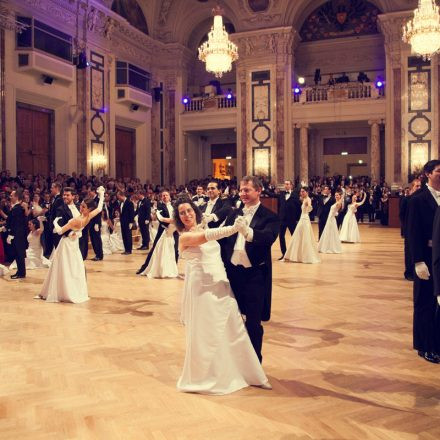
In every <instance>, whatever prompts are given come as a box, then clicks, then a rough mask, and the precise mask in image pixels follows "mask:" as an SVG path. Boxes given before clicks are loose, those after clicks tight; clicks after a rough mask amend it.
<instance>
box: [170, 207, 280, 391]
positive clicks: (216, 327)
mask: <svg viewBox="0 0 440 440" xmlns="http://www.w3.org/2000/svg"><path fill="white" fill-rule="evenodd" d="M174 216H175V222H176V226H177V228H178V230H179V231H180V232H181V236H180V239H179V248H180V252H181V254H180V255H182V257H183V258H184V259H185V260H186V268H185V284H184V291H183V297H182V315H181V321H182V323H183V324H184V325H185V333H186V354H185V361H184V365H183V371H182V374H181V376H180V378H179V380H178V382H177V388H178V389H179V390H180V391H185V392H193V393H201V394H228V393H232V392H234V391H237V390H240V389H241V388H244V387H247V386H250V385H254V386H258V387H261V388H264V389H272V387H271V386H270V384H269V381H268V379H267V377H266V375H265V374H264V371H263V368H262V367H261V364H260V362H259V360H258V357H257V355H256V353H255V351H254V348H253V347H252V344H251V341H250V339H249V335H248V333H247V331H246V328H245V326H244V323H243V318H242V316H241V314H240V312H239V309H238V305H237V301H236V299H235V297H234V294H233V293H232V290H231V286H230V284H229V281H228V278H227V277H226V271H225V268H224V265H223V262H222V259H221V256H220V245H219V244H218V243H217V241H216V240H219V239H221V238H224V237H227V236H230V235H232V234H234V233H236V232H237V226H238V224H237V222H236V224H234V226H227V227H223V228H218V229H206V230H205V231H204V230H203V229H201V227H200V223H201V219H202V214H201V212H200V210H199V209H198V208H197V207H196V206H195V205H194V202H192V201H191V200H188V199H181V200H178V201H177V204H176V208H175V214H174Z"/></svg>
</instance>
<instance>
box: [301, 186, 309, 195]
mask: <svg viewBox="0 0 440 440" xmlns="http://www.w3.org/2000/svg"><path fill="white" fill-rule="evenodd" d="M301 189H303V190H304V191H305V192H306V193H307V195H309V187H308V186H302V187H301ZM301 189H300V191H301Z"/></svg>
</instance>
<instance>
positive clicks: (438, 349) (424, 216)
mask: <svg viewBox="0 0 440 440" xmlns="http://www.w3.org/2000/svg"><path fill="white" fill-rule="evenodd" d="M423 172H424V174H425V177H426V178H427V179H428V182H427V185H424V186H422V188H421V189H420V190H418V191H416V192H415V193H414V194H413V195H412V196H411V197H410V199H409V203H408V221H407V224H406V226H407V228H406V234H407V236H408V240H409V250H410V253H411V258H412V261H413V262H414V271H415V277H414V291H413V299H414V315H413V318H414V319H413V346H414V349H415V350H417V352H418V355H419V356H421V357H423V358H424V359H425V360H427V361H429V362H433V363H439V362H440V356H439V354H440V345H439V334H438V332H439V326H438V310H437V309H438V304H437V296H436V293H435V292H434V285H433V280H432V276H431V274H432V273H433V264H432V245H433V224H434V216H435V213H436V211H437V209H438V206H439V205H440V160H430V161H429V162H427V163H426V164H425V166H424V167H423Z"/></svg>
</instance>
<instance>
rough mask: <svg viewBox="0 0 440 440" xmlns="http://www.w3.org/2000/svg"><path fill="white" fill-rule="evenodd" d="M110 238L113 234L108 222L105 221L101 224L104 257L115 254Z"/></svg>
mask: <svg viewBox="0 0 440 440" xmlns="http://www.w3.org/2000/svg"><path fill="white" fill-rule="evenodd" d="M110 237H111V234H110V230H109V228H108V224H107V221H106V220H104V219H103V220H102V224H101V240H102V253H103V254H104V255H111V254H112V253H113V252H112V244H111V241H110Z"/></svg>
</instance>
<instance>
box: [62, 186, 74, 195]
mask: <svg viewBox="0 0 440 440" xmlns="http://www.w3.org/2000/svg"><path fill="white" fill-rule="evenodd" d="M65 192H70V193H72V195H73V196H74V195H76V190H75V188H72V187H71V186H66V187H65V188H64V189H63V194H64V193H65Z"/></svg>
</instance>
